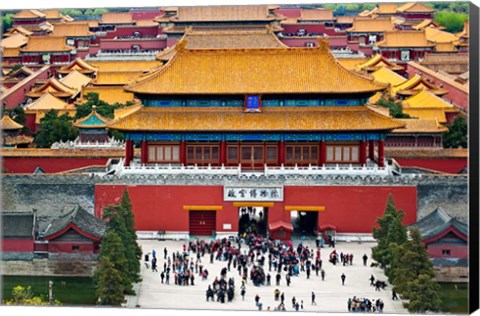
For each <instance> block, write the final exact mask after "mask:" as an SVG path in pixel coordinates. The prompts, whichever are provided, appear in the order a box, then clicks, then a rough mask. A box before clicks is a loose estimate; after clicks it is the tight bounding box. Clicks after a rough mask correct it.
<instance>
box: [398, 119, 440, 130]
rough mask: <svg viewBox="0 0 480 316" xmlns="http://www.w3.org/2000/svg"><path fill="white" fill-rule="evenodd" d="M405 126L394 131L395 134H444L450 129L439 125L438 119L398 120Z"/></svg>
mask: <svg viewBox="0 0 480 316" xmlns="http://www.w3.org/2000/svg"><path fill="white" fill-rule="evenodd" d="M396 120H397V121H399V122H401V123H403V124H405V127H404V128H398V129H394V130H393V131H392V133H393V134H408V133H428V134H431V133H444V132H446V131H448V128H446V127H444V126H442V125H441V124H439V122H438V121H437V120H436V119H396Z"/></svg>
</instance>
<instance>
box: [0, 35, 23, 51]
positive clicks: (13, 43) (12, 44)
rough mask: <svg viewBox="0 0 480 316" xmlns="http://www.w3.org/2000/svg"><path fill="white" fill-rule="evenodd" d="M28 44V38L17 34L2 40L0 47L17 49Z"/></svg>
mask: <svg viewBox="0 0 480 316" xmlns="http://www.w3.org/2000/svg"><path fill="white" fill-rule="evenodd" d="M27 43H28V37H26V36H24V35H22V34H20V33H17V34H14V35H12V36H9V37H6V38H4V39H2V41H1V42H0V46H1V47H7V48H18V47H21V46H23V45H25V44H27Z"/></svg>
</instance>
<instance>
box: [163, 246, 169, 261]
mask: <svg viewBox="0 0 480 316" xmlns="http://www.w3.org/2000/svg"><path fill="white" fill-rule="evenodd" d="M167 255H168V250H167V247H165V248H163V259H164V260H165V259H167Z"/></svg>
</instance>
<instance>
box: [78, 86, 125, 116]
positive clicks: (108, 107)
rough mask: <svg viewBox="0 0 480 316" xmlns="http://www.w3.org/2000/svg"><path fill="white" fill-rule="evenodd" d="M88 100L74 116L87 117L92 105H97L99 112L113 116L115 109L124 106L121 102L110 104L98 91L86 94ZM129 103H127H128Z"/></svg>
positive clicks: (79, 107)
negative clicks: (101, 98) (102, 98)
mask: <svg viewBox="0 0 480 316" xmlns="http://www.w3.org/2000/svg"><path fill="white" fill-rule="evenodd" d="M85 98H86V101H85V102H84V103H83V104H81V105H79V106H78V107H77V112H76V114H75V116H74V119H75V120H77V119H79V118H82V117H85V116H87V115H89V114H90V113H91V112H92V107H93V106H94V105H95V106H96V111H97V113H98V114H100V115H102V116H105V117H108V118H113V117H114V116H113V114H114V110H115V109H118V108H122V107H124V105H123V104H121V103H114V104H108V103H107V102H105V101H103V100H100V98H99V95H98V93H96V92H89V93H87V94H86V95H85ZM128 104H129V103H127V105H128Z"/></svg>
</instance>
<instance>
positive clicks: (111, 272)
mask: <svg viewBox="0 0 480 316" xmlns="http://www.w3.org/2000/svg"><path fill="white" fill-rule="evenodd" d="M117 237H118V236H117ZM102 247H103V243H102ZM95 279H96V284H97V296H98V298H99V301H100V304H102V305H111V306H119V305H120V304H122V302H123V301H124V294H123V292H124V285H123V281H124V280H123V279H122V275H121V273H120V271H118V270H117V269H115V266H114V264H113V263H112V261H111V260H110V258H109V257H102V258H101V260H100V268H99V269H98V270H97V271H96V274H95Z"/></svg>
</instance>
